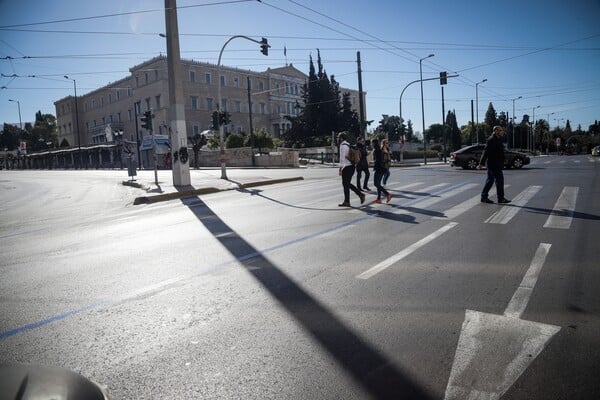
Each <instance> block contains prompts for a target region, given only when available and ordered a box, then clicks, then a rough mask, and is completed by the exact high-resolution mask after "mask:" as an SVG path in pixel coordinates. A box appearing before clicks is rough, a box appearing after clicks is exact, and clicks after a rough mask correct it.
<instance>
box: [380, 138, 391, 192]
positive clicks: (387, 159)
mask: <svg viewBox="0 0 600 400" xmlns="http://www.w3.org/2000/svg"><path fill="white" fill-rule="evenodd" d="M381 153H382V155H383V169H384V171H383V178H382V182H383V186H385V185H387V181H388V178H389V177H390V167H391V166H392V153H391V151H390V144H389V142H388V140H387V139H383V140H382V141H381Z"/></svg>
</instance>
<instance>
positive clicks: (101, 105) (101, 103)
mask: <svg viewBox="0 0 600 400" xmlns="http://www.w3.org/2000/svg"><path fill="white" fill-rule="evenodd" d="M100 107H104V96H102V97H100Z"/></svg>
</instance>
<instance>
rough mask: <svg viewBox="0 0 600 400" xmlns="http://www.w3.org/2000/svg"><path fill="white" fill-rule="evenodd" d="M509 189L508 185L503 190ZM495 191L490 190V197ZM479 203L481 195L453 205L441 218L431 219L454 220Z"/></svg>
mask: <svg viewBox="0 0 600 400" xmlns="http://www.w3.org/2000/svg"><path fill="white" fill-rule="evenodd" d="M509 187H510V185H506V186H504V188H505V189H508V188H509ZM494 193H496V192H495V189H494V188H492V190H491V191H490V193H489V194H490V195H494ZM480 202H481V195H480V194H478V195H477V196H475V197H472V198H470V199H469V200H467V201H463V202H462V203H459V204H457V205H455V206H454V207H452V208H449V209H448V210H446V211H444V212H443V213H444V216H443V217H433V219H454V218H456V217H458V216H459V215H461V214H462V213H464V212H465V211H467V210H469V209H471V208H473V207H475V206H476V205H477V204H479V203H480Z"/></svg>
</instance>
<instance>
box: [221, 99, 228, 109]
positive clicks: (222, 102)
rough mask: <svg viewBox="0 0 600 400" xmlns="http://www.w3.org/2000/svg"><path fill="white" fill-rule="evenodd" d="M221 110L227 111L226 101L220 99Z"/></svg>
mask: <svg viewBox="0 0 600 400" xmlns="http://www.w3.org/2000/svg"><path fill="white" fill-rule="evenodd" d="M221 110H223V111H227V99H221Z"/></svg>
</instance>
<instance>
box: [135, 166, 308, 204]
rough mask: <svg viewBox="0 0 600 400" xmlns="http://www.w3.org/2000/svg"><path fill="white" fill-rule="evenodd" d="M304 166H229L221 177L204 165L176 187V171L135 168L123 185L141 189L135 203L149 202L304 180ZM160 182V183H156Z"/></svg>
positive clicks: (215, 169)
mask: <svg viewBox="0 0 600 400" xmlns="http://www.w3.org/2000/svg"><path fill="white" fill-rule="evenodd" d="M303 170H304V169H303V168H230V167H228V168H227V170H226V175H227V179H221V168H220V167H219V168H202V169H197V170H196V169H191V170H190V182H191V185H190V186H183V187H175V186H174V185H173V172H172V171H171V170H159V171H157V174H156V175H157V176H156V178H155V174H154V171H153V170H142V171H136V173H137V175H136V176H134V177H132V178H133V180H131V179H130V180H124V181H123V185H127V186H133V187H137V188H139V189H140V196H138V197H136V199H135V200H134V203H133V204H148V203H156V202H159V201H167V200H173V199H178V198H182V197H187V196H197V195H201V194H207V193H215V192H219V191H223V190H235V189H240V188H248V187H253V186H259V185H270V184H275V183H281V182H289V181H295V180H302V179H304V177H303V176H302V175H303ZM156 182H158V185H157V184H156Z"/></svg>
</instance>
